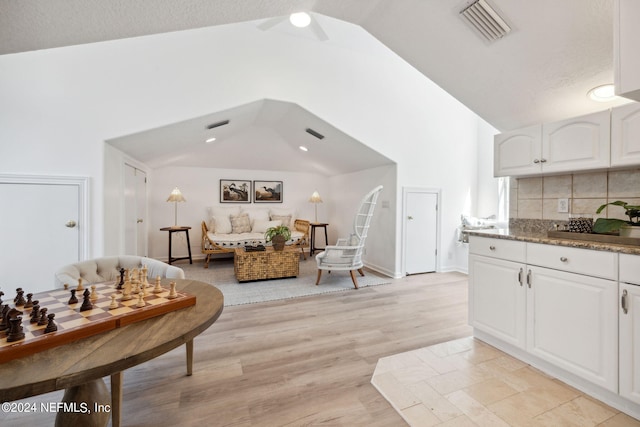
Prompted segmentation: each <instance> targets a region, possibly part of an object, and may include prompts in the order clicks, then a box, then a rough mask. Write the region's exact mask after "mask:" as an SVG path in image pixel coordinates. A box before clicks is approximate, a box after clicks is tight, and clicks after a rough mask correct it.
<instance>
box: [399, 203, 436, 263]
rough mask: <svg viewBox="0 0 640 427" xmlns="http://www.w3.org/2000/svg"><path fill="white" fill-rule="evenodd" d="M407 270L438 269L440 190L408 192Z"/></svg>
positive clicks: (405, 236)
mask: <svg viewBox="0 0 640 427" xmlns="http://www.w3.org/2000/svg"><path fill="white" fill-rule="evenodd" d="M404 205H405V206H404V212H405V220H404V224H405V227H404V229H405V235H404V241H405V243H404V248H405V272H406V274H417V273H430V272H433V271H436V256H437V254H436V250H437V243H438V242H437V240H438V238H437V237H438V233H437V231H438V193H436V192H422V191H406V192H405V203H404Z"/></svg>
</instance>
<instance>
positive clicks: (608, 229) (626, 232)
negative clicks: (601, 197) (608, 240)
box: [593, 200, 640, 237]
mask: <svg viewBox="0 0 640 427" xmlns="http://www.w3.org/2000/svg"><path fill="white" fill-rule="evenodd" d="M609 205H612V206H620V207H621V208H622V209H624V213H625V215H627V216H628V217H629V220H628V221H625V220H623V219H616V218H598V219H597V220H596V222H595V224H593V232H594V233H612V232H615V231H619V232H620V235H621V236H624V237H640V206H638V205H630V204H629V203H627V202H624V201H622V200H616V201H615V202H611V203H605V204H604V205H602V206H600V207H599V208H598V210H597V211H596V213H597V214H599V213H600V212H602V211H603V210H604V208H606V207H607V206H609Z"/></svg>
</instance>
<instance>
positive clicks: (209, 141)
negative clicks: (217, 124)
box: [205, 138, 216, 144]
mask: <svg viewBox="0 0 640 427" xmlns="http://www.w3.org/2000/svg"><path fill="white" fill-rule="evenodd" d="M215 140H216V139H215V138H209V139H207V140H206V141H205V142H206V143H207V144H211V143H212V142H213V141H215Z"/></svg>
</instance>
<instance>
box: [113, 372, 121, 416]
mask: <svg viewBox="0 0 640 427" xmlns="http://www.w3.org/2000/svg"><path fill="white" fill-rule="evenodd" d="M121 411H122V371H120V372H116V373H115V374H112V375H111V425H112V426H113V427H120V419H121V414H122V412H121Z"/></svg>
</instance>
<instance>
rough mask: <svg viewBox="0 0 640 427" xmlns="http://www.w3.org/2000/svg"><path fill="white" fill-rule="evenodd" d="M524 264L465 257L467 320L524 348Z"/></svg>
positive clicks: (472, 256) (476, 256) (474, 256)
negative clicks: (467, 270)
mask: <svg viewBox="0 0 640 427" xmlns="http://www.w3.org/2000/svg"><path fill="white" fill-rule="evenodd" d="M524 273H525V266H524V264H519V263H515V262H511V261H503V260H501V259H495V258H487V257H484V256H479V255H471V256H469V323H470V324H471V326H473V327H474V328H477V329H479V330H482V331H484V332H486V333H488V334H491V335H492V336H494V337H496V338H499V339H501V340H503V341H505V342H507V343H509V344H512V345H514V346H517V347H520V348H523V349H524V348H525V338H526V323H525V322H526V320H527V319H526V311H525V310H526V300H525V298H526V290H525V288H524V285H523V280H524Z"/></svg>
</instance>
